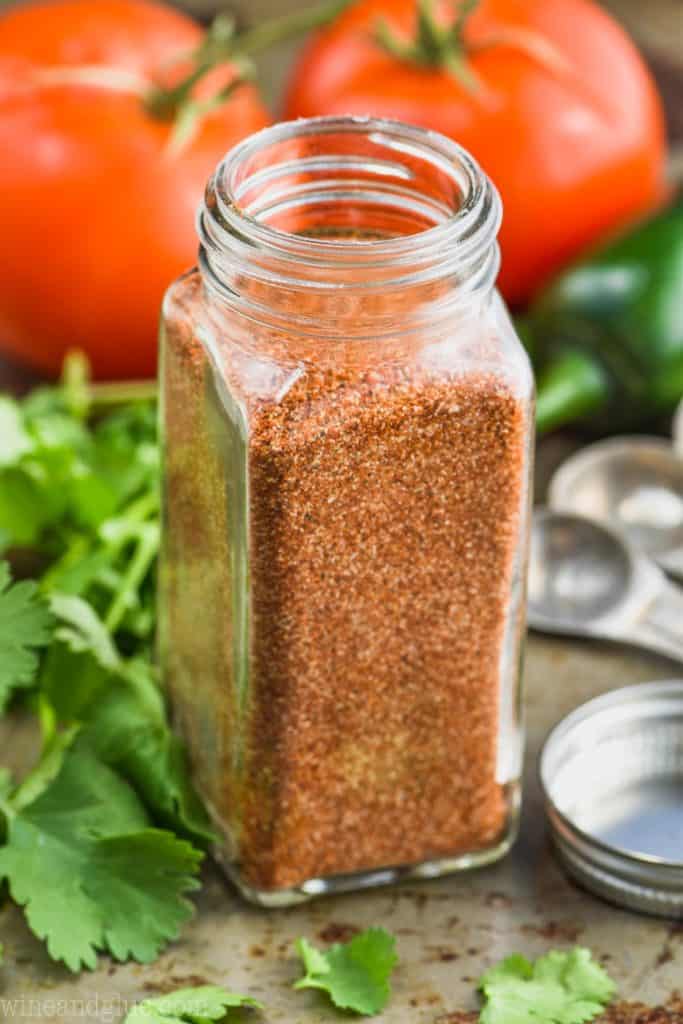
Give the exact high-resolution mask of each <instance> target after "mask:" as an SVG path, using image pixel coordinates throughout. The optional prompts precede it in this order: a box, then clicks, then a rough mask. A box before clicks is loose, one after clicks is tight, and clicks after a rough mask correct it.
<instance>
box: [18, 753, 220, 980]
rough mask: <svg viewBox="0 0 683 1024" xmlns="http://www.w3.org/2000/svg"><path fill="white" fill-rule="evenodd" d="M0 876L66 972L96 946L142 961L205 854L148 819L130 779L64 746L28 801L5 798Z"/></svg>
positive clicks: (175, 923)
mask: <svg viewBox="0 0 683 1024" xmlns="http://www.w3.org/2000/svg"><path fill="white" fill-rule="evenodd" d="M2 810H3V812H4V814H5V817H6V819H7V843H6V845H5V846H4V847H3V848H2V849H0V878H6V879H7V881H8V883H9V888H10V893H11V895H12V898H13V899H14V900H15V901H16V902H17V903H19V904H20V905H22V906H23V907H24V909H25V914H26V919H27V922H28V924H29V926H30V928H31V929H32V930H33V932H34V933H35V934H36V935H37V936H38V937H39V938H41V939H44V940H46V942H47V948H48V952H49V953H50V955H51V956H52V957H53V958H54V959H56V960H63V961H64V963H65V964H66V965H67V966H68V967H69V968H70V969H71V970H73V971H76V970H79V969H80V967H81V966H82V965H85V966H86V967H90V968H92V967H94V966H95V964H96V960H97V951H98V950H108V951H109V952H110V953H111V954H112V955H113V956H114V957H116V959H118V960H125V959H127V958H129V957H132V958H134V959H136V960H139V961H140V962H143V963H147V962H149V961H150V960H153V959H154V958H155V957H156V956H157V954H158V953H159V951H160V949H161V948H162V947H163V945H164V944H165V943H166V942H167V941H168V940H169V939H172V938H175V937H176V935H177V934H178V930H179V927H180V925H181V924H182V923H183V922H184V921H185V920H187V918H188V917H189V916H190V914H191V913H192V908H191V905H190V904H189V903H188V902H187V900H186V899H185V897H184V893H186V892H188V891H190V890H192V889H195V888H197V885H198V883H197V881H196V879H195V875H196V873H197V870H198V867H199V863H200V861H201V857H202V855H201V854H200V853H199V852H198V851H197V850H195V849H193V847H192V846H190V844H189V843H187V842H185V841H183V840H179V839H177V838H176V837H175V836H173V835H172V834H171V833H170V832H164V831H161V830H158V829H153V828H150V827H149V825H148V818H147V814H146V812H145V810H144V808H143V806H142V804H141V803H140V801H139V799H138V797H137V796H136V795H135V793H134V791H133V790H132V789H131V787H130V786H129V785H128V784H127V783H126V782H124V781H123V780H122V779H121V778H119V777H118V776H117V775H116V774H115V773H114V772H113V771H112V770H111V769H110V768H108V767H107V766H106V765H104V764H102V763H101V762H99V761H98V760H97V759H96V758H95V757H94V756H92V755H91V754H88V753H85V752H83V751H78V750H73V751H67V752H66V754H65V756H64V760H63V763H62V767H61V770H60V771H59V773H58V775H57V776H56V778H55V779H54V780H53V781H51V782H50V783H49V784H48V785H47V787H46V788H45V789H43V791H42V792H41V793H40V795H39V796H38V798H37V799H36V800H34V801H33V802H32V803H30V804H29V805H28V806H26V807H23V808H22V807H19V808H17V807H15V806H13V803H12V800H11V799H9V800H8V799H4V800H3V801H2Z"/></svg>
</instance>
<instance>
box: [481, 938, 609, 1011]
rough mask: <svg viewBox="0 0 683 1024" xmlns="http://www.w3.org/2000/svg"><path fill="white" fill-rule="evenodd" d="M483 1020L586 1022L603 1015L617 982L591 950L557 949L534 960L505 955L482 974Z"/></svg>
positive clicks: (516, 955)
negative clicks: (567, 950)
mask: <svg viewBox="0 0 683 1024" xmlns="http://www.w3.org/2000/svg"><path fill="white" fill-rule="evenodd" d="M479 988H480V990H481V991H482V993H483V995H484V1000H485V1005H484V1008H483V1010H482V1012H481V1016H480V1018H479V1020H480V1022H481V1024H541V1022H543V1024H584V1022H585V1021H591V1020H594V1018H595V1017H597V1016H599V1015H600V1014H601V1013H602V1011H603V1009H604V1008H605V1006H606V1005H607V1003H609V1002H610V1000H611V999H612V997H613V996H614V994H615V992H616V986H615V984H614V982H613V981H612V980H611V978H610V977H609V975H608V974H607V972H606V971H605V970H603V968H602V967H601V966H600V965H599V964H598V963H596V962H595V960H593V959H592V956H591V953H590V951H589V950H587V949H582V948H580V947H577V948H576V949H573V950H571V951H570V952H560V951H558V950H554V951H552V952H551V953H548V954H547V955H546V956H542V957H539V958H538V960H536V961H535V962H534V963H531V962H530V961H529V960H527V959H526V957H523V956H521V955H520V954H513V955H512V956H509V957H507V958H506V959H505V960H503V961H502V962H501V963H500V964H498V965H496V966H495V967H492V968H491V970H489V971H487V972H486V974H484V975H483V977H482V978H481V980H480V982H479Z"/></svg>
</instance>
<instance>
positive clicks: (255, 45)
mask: <svg viewBox="0 0 683 1024" xmlns="http://www.w3.org/2000/svg"><path fill="white" fill-rule="evenodd" d="M349 3H350V0H323V2H322V3H320V4H318V5H317V6H316V7H312V8H307V9H305V10H303V11H295V12H294V13H293V14H285V15H282V16H281V17H279V18H272V19H270V20H268V21H264V22H263V23H262V24H260V25H256V26H254V27H253V28H247V29H244V30H242V31H239V30H238V29H237V26H236V24H235V21H234V19H233V18H232V17H231V16H229V15H219V16H218V17H217V18H216V19H215V20H214V22H213V23H212V25H211V27H210V28H209V29H208V31H207V32H206V34H205V36H204V38H203V40H202V42H201V43H200V45H199V46H198V47H197V49H196V50H195V51H194V53H192V54H191V55H190V58H189V59H190V62H191V64H192V65H193V66H192V70H191V71H190V72H189V74H188V75H187V76H186V77H185V78H183V79H182V80H181V81H180V82H178V83H177V84H176V85H174V86H172V87H171V88H168V89H166V88H162V87H155V88H153V89H152V90H150V92H149V93H148V94H147V96H146V99H145V106H146V108H147V110H148V111H149V113H150V114H152V116H153V117H157V118H159V119H160V120H164V121H169V120H175V121H176V130H175V132H174V135H173V138H172V142H171V148H172V149H173V148H177V147H178V146H180V145H182V144H184V142H186V141H187V140H188V138H189V137H190V136H191V134H192V132H193V131H194V127H195V126H196V123H197V121H198V119H199V118H201V117H202V116H204V115H206V114H207V113H209V112H210V111H212V110H215V109H216V108H217V107H219V106H221V105H222V104H223V103H225V101H226V100H227V99H229V98H230V96H231V95H232V94H233V92H234V91H235V89H237V88H238V87H239V86H241V85H243V84H244V83H245V82H249V81H253V80H254V79H255V77H256V69H255V66H254V64H253V61H252V59H251V58H252V57H254V56H255V55H256V54H258V53H261V52H263V51H264V50H267V49H269V48H270V47H271V46H274V45H276V44H277V43H281V42H284V41H285V40H287V39H292V38H295V37H296V36H299V35H301V34H302V33H304V32H309V31H310V30H312V29H315V28H319V27H321V26H322V25H326V24H327V23H328V22H330V21H332V20H333V19H334V18H335V17H336V16H337V15H338V14H340V13H341V11H343V10H344V8H345V7H347V6H348V5H349ZM222 64H228V65H231V66H232V68H233V70H234V77H233V79H232V80H231V82H230V83H229V84H228V85H227V86H224V87H223V88H222V89H221V90H220V91H219V92H218V93H216V94H215V95H214V96H212V97H209V98H208V99H203V100H193V98H192V94H193V92H194V89H195V86H196V85H197V84H198V82H200V81H201V79H202V78H204V76H205V75H206V74H208V72H209V71H211V70H213V68H215V67H219V66H220V65H222Z"/></svg>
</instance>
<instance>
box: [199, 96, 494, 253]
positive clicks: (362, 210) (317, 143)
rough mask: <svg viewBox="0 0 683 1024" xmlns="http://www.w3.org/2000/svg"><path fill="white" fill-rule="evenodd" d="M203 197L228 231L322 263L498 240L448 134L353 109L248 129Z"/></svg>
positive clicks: (479, 181)
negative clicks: (251, 131)
mask: <svg viewBox="0 0 683 1024" xmlns="http://www.w3.org/2000/svg"><path fill="white" fill-rule="evenodd" d="M207 203H211V205H212V207H213V208H212V211H211V212H212V214H213V219H217V220H218V221H220V223H221V224H222V226H223V228H224V229H225V230H226V231H227V232H228V233H229V234H230V235H232V236H233V237H234V238H236V239H239V240H241V241H242V242H247V243H248V244H249V245H250V246H251V247H254V248H258V249H259V250H261V251H262V252H265V253H270V254H272V255H274V256H275V255H285V256H286V255H290V256H294V257H295V258H297V259H300V260H303V262H305V263H308V264H309V265H318V266H320V265H327V264H329V265H335V266H339V264H340V262H341V263H343V264H345V265H346V266H356V267H362V266H378V265H379V264H385V265H386V264H388V263H391V264H392V265H393V266H394V267H396V266H400V265H401V264H402V263H404V262H405V263H411V264H414V263H415V259H416V252H419V259H420V262H421V263H423V262H424V261H428V262H431V259H436V260H437V261H438V260H439V256H440V254H444V253H448V252H449V251H450V252H451V253H453V250H452V249H451V247H452V246H456V247H457V255H458V258H459V260H460V261H461V262H462V261H465V262H467V260H468V258H469V257H471V256H474V255H475V253H476V254H480V253H482V252H483V251H485V250H486V249H488V248H490V247H491V246H493V245H494V244H495V239H496V235H497V233H498V228H499V226H500V220H501V206H500V200H499V197H498V194H497V192H496V190H495V188H494V187H493V185H492V184H491V182H490V181H489V179H488V178H487V177H486V176H485V175H484V174H483V173H482V171H481V169H480V168H479V166H478V165H477V163H476V161H475V160H474V159H473V158H472V157H471V156H470V155H469V154H468V153H467V152H466V151H465V150H464V149H463V148H462V147H461V146H459V145H458V144H457V143H456V142H453V141H452V140H451V139H448V138H446V137H445V136H443V135H440V134H438V133H437V132H432V131H428V130H426V129H423V128H418V127H416V126H413V125H407V124H403V123H402V122H400V121H393V120H389V119H384V118H374V117H357V116H343V117H318V118H308V119H301V120H298V121H289V122H283V123H281V124H277V125H274V126H272V127H268V128H265V129H263V130H262V131H260V132H257V133H256V134H254V135H252V136H250V137H249V138H247V139H246V140H244V141H243V142H241V143H239V144H238V145H237V146H236V147H234V148H233V149H232V150H231V151H230V152H229V153H228V155H227V156H226V158H225V159H224V160H223V162H222V163H221V164H220V165H219V167H218V169H217V171H216V174H215V175H214V178H213V179H212V181H211V183H210V185H209V189H208V191H207ZM322 223H324V225H325V227H326V231H323V229H322V227H321V224H322Z"/></svg>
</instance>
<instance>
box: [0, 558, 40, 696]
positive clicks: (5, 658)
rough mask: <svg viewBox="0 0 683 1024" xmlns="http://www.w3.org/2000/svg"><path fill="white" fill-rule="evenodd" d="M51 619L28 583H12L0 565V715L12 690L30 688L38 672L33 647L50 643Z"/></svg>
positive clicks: (35, 587) (0, 564)
mask: <svg viewBox="0 0 683 1024" xmlns="http://www.w3.org/2000/svg"><path fill="white" fill-rule="evenodd" d="M51 627H52V616H51V614H50V612H49V609H48V608H47V606H46V605H45V603H44V602H43V601H42V600H41V598H40V596H39V595H38V588H37V586H36V584H35V583H33V582H31V581H24V582H21V583H12V582H11V576H10V571H9V566H8V565H7V563H6V562H0V712H2V711H3V710H4V709H5V707H6V705H7V702H8V701H9V699H10V697H11V696H12V694H13V692H14V691H15V690H19V689H25V688H27V687H30V686H32V685H33V683H34V682H35V676H36V672H37V669H38V655H37V653H36V648H39V647H44V646H45V645H46V644H47V643H48V642H49V640H50V635H51Z"/></svg>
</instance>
